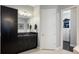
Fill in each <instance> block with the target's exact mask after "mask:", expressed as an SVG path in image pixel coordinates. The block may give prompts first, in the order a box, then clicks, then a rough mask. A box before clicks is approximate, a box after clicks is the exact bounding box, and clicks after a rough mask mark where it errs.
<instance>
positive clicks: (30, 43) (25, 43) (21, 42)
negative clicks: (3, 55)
mask: <svg viewBox="0 0 79 59" xmlns="http://www.w3.org/2000/svg"><path fill="white" fill-rule="evenodd" d="M36 47H37V34H24V35H19V36H18V52H21V51H25V50H29V49H33V48H36Z"/></svg>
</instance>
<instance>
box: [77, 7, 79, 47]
mask: <svg viewBox="0 0 79 59" xmlns="http://www.w3.org/2000/svg"><path fill="white" fill-rule="evenodd" d="M77 46H79V6H77Z"/></svg>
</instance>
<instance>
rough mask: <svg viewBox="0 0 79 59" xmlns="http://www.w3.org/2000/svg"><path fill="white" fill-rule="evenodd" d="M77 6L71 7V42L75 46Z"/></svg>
mask: <svg viewBox="0 0 79 59" xmlns="http://www.w3.org/2000/svg"><path fill="white" fill-rule="evenodd" d="M76 21H77V8H76V7H74V8H71V43H70V45H71V46H73V47H75V46H76V44H77V29H76V28H77V22H76Z"/></svg>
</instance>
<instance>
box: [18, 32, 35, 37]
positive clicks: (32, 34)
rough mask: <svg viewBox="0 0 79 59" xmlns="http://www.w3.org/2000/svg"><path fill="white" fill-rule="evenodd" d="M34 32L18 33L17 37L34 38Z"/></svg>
mask: <svg viewBox="0 0 79 59" xmlns="http://www.w3.org/2000/svg"><path fill="white" fill-rule="evenodd" d="M35 34H36V32H27V33H18V37H24V36H34V35H35Z"/></svg>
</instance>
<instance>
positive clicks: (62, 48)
mask: <svg viewBox="0 0 79 59" xmlns="http://www.w3.org/2000/svg"><path fill="white" fill-rule="evenodd" d="M74 7H78V6H77V5H76V6H71V7H68V8H64V9H61V49H63V21H62V20H63V19H62V17H63V11H65V10H69V9H71V8H74ZM76 42H77V41H76Z"/></svg>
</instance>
